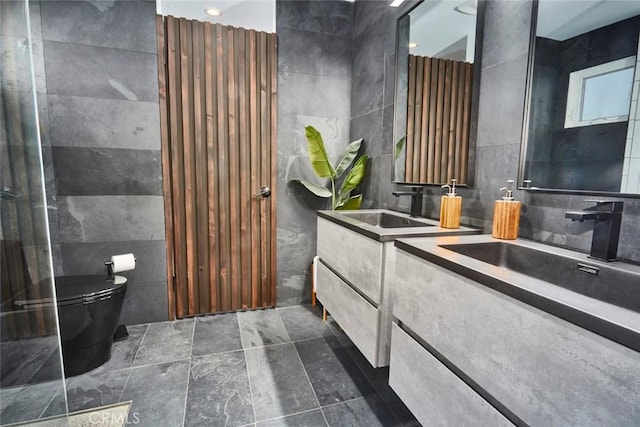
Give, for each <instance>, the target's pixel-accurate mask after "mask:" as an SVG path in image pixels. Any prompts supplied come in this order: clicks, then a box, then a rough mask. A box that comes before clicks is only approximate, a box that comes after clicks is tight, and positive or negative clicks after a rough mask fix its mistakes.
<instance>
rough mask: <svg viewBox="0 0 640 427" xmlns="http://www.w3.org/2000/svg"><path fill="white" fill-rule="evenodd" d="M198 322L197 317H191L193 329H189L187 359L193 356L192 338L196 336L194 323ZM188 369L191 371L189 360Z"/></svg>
mask: <svg viewBox="0 0 640 427" xmlns="http://www.w3.org/2000/svg"><path fill="white" fill-rule="evenodd" d="M197 323H198V318H197V317H194V318H193V330H192V331H191V343H190V344H189V360H191V356H193V340H194V338H195V337H196V325H197ZM189 371H191V362H189Z"/></svg>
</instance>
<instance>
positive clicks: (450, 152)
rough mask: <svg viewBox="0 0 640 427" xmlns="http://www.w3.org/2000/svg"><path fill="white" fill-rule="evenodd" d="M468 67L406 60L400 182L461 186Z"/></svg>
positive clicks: (430, 60)
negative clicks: (455, 182) (404, 134)
mask: <svg viewBox="0 0 640 427" xmlns="http://www.w3.org/2000/svg"><path fill="white" fill-rule="evenodd" d="M472 82H473V64H470V63H467V62H462V61H453V60H448V59H439V58H429V57H421V56H415V55H410V56H409V81H408V91H409V96H408V102H407V109H408V111H407V142H406V162H405V181H406V182H421V183H427V184H444V183H449V182H450V181H451V179H452V178H456V179H457V180H458V183H459V184H466V182H467V162H468V156H469V131H470V128H469V127H470V115H471V96H472V90H471V89H472V88H471V85H472Z"/></svg>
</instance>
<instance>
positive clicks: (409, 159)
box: [404, 55, 418, 182]
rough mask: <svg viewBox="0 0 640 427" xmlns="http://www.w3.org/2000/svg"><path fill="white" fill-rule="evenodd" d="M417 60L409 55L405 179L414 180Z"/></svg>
mask: <svg viewBox="0 0 640 427" xmlns="http://www.w3.org/2000/svg"><path fill="white" fill-rule="evenodd" d="M417 60H418V58H417V57H416V56H413V55H410V56H409V82H408V87H409V89H408V96H407V137H406V139H405V147H406V157H405V168H404V170H405V181H407V182H413V181H414V178H413V156H414V149H413V139H414V136H413V132H414V130H415V129H414V125H415V123H414V121H415V108H416V74H417V68H418V66H417Z"/></svg>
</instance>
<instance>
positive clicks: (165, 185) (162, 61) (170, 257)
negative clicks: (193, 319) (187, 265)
mask: <svg viewBox="0 0 640 427" xmlns="http://www.w3.org/2000/svg"><path fill="white" fill-rule="evenodd" d="M166 33H167V29H166V25H165V21H164V19H163V17H162V16H161V15H157V16H156V42H157V49H158V96H159V103H160V122H161V123H163V126H160V141H161V154H162V171H163V179H162V195H163V202H164V212H165V222H164V226H165V236H166V253H167V305H168V318H169V320H174V319H175V318H176V307H175V295H174V292H173V284H174V278H175V271H174V264H175V260H174V249H173V238H172V237H171V234H172V233H173V209H172V208H171V206H172V194H171V181H172V174H171V173H170V171H171V142H170V140H169V127H170V123H169V111H168V107H167V103H168V88H167V71H166V59H167V40H166V37H165V35H166ZM165 123H166V124H167V125H166V126H165V125H164V124H165Z"/></svg>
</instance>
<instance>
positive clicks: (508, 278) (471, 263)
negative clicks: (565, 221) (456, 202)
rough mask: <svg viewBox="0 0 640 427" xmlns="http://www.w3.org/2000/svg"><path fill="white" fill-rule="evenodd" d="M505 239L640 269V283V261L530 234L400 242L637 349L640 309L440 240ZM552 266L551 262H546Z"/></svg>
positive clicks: (434, 260) (425, 256) (631, 270)
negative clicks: (594, 254) (605, 257)
mask: <svg viewBox="0 0 640 427" xmlns="http://www.w3.org/2000/svg"><path fill="white" fill-rule="evenodd" d="M487 242H503V243H507V244H514V245H520V246H524V247H528V248H532V249H536V250H540V251H544V252H547V253H551V254H555V255H559V256H563V257H569V258H572V259H575V261H576V262H580V263H585V264H589V265H593V266H597V267H599V268H601V269H606V268H608V269H617V270H619V271H620V272H626V273H623V274H627V273H628V274H632V275H637V277H638V286H639V287H640V266H638V265H634V264H628V263H624V262H620V261H616V262H613V263H607V262H603V261H598V260H594V259H591V258H589V257H588V256H587V255H586V254H583V253H580V252H575V251H570V250H566V249H562V248H557V247H553V246H548V245H544V244H541V243H537V242H533V241H529V240H526V239H517V240H513V241H507V240H498V239H494V238H492V237H491V236H490V235H476V236H450V237H435V238H429V239H425V238H415V239H399V240H396V243H395V246H396V247H397V248H398V249H400V250H401V251H405V252H408V253H410V254H412V255H415V256H417V257H419V258H422V259H424V260H426V261H429V262H431V263H433V264H436V265H439V266H441V267H443V268H445V269H447V270H450V271H452V272H455V273H457V274H460V275H462V276H464V277H466V278H468V279H471V280H473V281H475V282H478V283H480V284H482V285H485V286H488V287H490V288H492V289H494V290H496V291H498V292H501V293H503V294H505V295H508V296H510V297H512V298H515V299H517V300H519V301H522V302H524V303H526V304H528V305H531V306H533V307H536V308H538V309H540V310H543V311H545V312H547V313H550V314H552V315H554V316H557V317H560V318H562V319H564V320H567V321H569V322H571V323H573V324H576V325H578V326H580V327H583V328H585V329H588V330H590V331H592V332H595V333H597V334H599V335H602V336H604V337H606V338H609V339H611V340H613V341H616V342H618V343H620V344H623V345H625V346H627V347H629V348H632V349H634V350H636V351H640V313H639V312H637V311H634V310H631V309H627V308H623V307H619V306H617V305H614V304H610V303H607V302H603V301H600V300H598V299H595V298H591V297H588V296H585V295H583V294H580V293H578V292H574V291H571V290H569V289H565V288H563V287H561V286H558V285H554V284H551V283H549V282H546V281H543V280H540V279H536V278H534V277H531V276H528V275H525V274H522V273H518V272H516V271H513V270H509V269H507V268H504V267H500V266H495V265H492V264H489V263H486V262H483V261H480V260H478V259H475V258H472V257H470V256H465V255H462V254H460V253H458V252H454V251H452V250H449V249H446V248H443V247H441V246H440V245H453V244H470V243H487ZM541 268H548V266H541Z"/></svg>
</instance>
